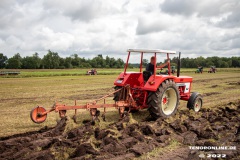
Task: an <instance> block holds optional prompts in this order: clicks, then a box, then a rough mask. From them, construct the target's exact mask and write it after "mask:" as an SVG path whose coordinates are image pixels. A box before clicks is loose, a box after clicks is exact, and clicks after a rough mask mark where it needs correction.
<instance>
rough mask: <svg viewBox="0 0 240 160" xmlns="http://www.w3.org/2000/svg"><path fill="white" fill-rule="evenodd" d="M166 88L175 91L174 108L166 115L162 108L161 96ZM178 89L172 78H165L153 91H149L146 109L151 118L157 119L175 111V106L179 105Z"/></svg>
mask: <svg viewBox="0 0 240 160" xmlns="http://www.w3.org/2000/svg"><path fill="white" fill-rule="evenodd" d="M168 89H173V91H174V92H175V93H176V103H175V104H176V106H174V109H173V111H172V113H170V114H168V115H166V114H165V113H164V112H163V110H162V98H163V95H164V93H165V92H166V91H167V90H168ZM179 97H180V95H179V91H178V88H177V86H176V84H175V82H174V81H172V80H165V81H164V82H162V84H161V85H160V86H159V88H158V89H157V91H155V92H149V94H148V99H147V105H148V111H149V113H150V115H151V116H152V118H154V119H158V118H159V117H163V118H167V117H170V116H171V115H174V114H175V113H176V111H177V107H178V105H179V99H180V98H179Z"/></svg>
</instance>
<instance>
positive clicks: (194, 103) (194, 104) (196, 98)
mask: <svg viewBox="0 0 240 160" xmlns="http://www.w3.org/2000/svg"><path fill="white" fill-rule="evenodd" d="M202 104H203V100H202V95H201V94H199V93H197V92H193V93H192V94H191V96H190V98H189V100H188V103H187V107H188V109H193V110H194V111H195V112H198V111H199V110H200V109H201V108H202Z"/></svg>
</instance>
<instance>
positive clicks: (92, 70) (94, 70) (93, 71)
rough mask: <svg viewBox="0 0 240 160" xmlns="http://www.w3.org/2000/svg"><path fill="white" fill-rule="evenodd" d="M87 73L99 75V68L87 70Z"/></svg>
mask: <svg viewBox="0 0 240 160" xmlns="http://www.w3.org/2000/svg"><path fill="white" fill-rule="evenodd" d="M86 75H97V70H96V69H91V70H90V71H87V73H86Z"/></svg>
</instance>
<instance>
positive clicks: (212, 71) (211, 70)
mask: <svg viewBox="0 0 240 160" xmlns="http://www.w3.org/2000/svg"><path fill="white" fill-rule="evenodd" d="M216 71H217V69H216V67H215V66H211V67H210V69H209V71H208V73H216Z"/></svg>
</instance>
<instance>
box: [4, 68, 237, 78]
mask: <svg viewBox="0 0 240 160" xmlns="http://www.w3.org/2000/svg"><path fill="white" fill-rule="evenodd" d="M89 70H91V68H88V69H38V70H36V69H0V72H1V71H20V74H19V75H17V76H1V77H4V78H23V77H52V76H82V75H86V72H87V71H89ZM217 70H218V71H219V72H239V68H218V69H217ZM122 71H123V69H111V68H110V69H109V68H99V69H97V72H98V75H117V74H119V73H121V72H122ZM127 71H136V72H138V71H139V69H138V68H130V69H128V70H127ZM195 71H196V69H195V68H182V69H181V72H182V73H193V72H195ZM207 71H208V68H204V72H207Z"/></svg>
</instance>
